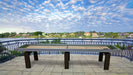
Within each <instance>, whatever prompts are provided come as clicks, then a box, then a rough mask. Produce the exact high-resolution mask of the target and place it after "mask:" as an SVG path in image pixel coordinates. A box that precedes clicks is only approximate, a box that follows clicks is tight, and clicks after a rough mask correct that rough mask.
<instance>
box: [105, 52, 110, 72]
mask: <svg viewBox="0 0 133 75" xmlns="http://www.w3.org/2000/svg"><path fill="white" fill-rule="evenodd" d="M110 55H111V54H110V53H105V61H104V70H109V64H110Z"/></svg>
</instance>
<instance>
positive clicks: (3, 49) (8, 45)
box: [0, 38, 133, 62]
mask: <svg viewBox="0 0 133 75" xmlns="http://www.w3.org/2000/svg"><path fill="white" fill-rule="evenodd" d="M39 43H40V44H41V43H42V44H68V45H118V44H119V46H125V48H126V49H125V50H121V51H120V52H112V55H113V56H120V57H125V58H128V59H129V60H131V61H133V50H127V48H128V46H129V45H133V40H132V39H63V38H62V39H17V40H9V41H0V62H4V61H7V60H10V59H12V58H14V57H16V56H20V55H21V56H22V55H23V52H22V53H20V52H16V51H14V49H15V48H19V47H21V46H23V45H26V44H39ZM71 53H72V54H94V55H97V54H98V52H71ZM40 54H61V53H58V52H55V53H52V52H41V53H40Z"/></svg>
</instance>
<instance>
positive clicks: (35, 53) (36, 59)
mask: <svg viewBox="0 0 133 75" xmlns="http://www.w3.org/2000/svg"><path fill="white" fill-rule="evenodd" d="M34 60H35V61H38V54H37V51H35V52H34Z"/></svg>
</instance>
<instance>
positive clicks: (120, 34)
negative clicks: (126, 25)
mask: <svg viewBox="0 0 133 75" xmlns="http://www.w3.org/2000/svg"><path fill="white" fill-rule="evenodd" d="M118 36H119V38H126V37H127V36H129V33H118Z"/></svg>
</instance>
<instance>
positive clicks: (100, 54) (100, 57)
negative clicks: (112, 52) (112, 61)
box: [99, 52, 103, 62]
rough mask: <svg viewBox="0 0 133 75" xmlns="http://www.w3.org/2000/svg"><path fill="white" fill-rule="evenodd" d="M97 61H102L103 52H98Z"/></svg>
mask: <svg viewBox="0 0 133 75" xmlns="http://www.w3.org/2000/svg"><path fill="white" fill-rule="evenodd" d="M99 61H100V62H102V61H103V52H100V53H99Z"/></svg>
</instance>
